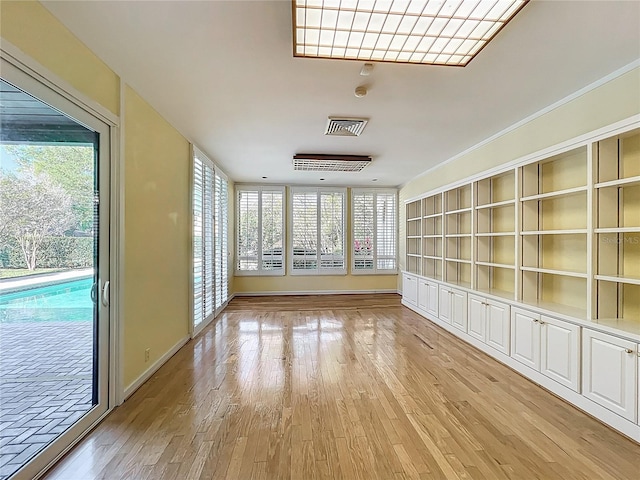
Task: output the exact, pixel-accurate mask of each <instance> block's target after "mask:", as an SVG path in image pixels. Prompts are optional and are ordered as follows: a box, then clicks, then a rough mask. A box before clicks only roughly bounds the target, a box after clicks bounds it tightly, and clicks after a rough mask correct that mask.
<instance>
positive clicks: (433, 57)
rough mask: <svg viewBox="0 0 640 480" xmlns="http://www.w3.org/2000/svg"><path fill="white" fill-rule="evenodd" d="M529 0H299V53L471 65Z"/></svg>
mask: <svg viewBox="0 0 640 480" xmlns="http://www.w3.org/2000/svg"><path fill="white" fill-rule="evenodd" d="M527 1H528V0H445V1H443V0H293V9H294V14H293V19H294V20H293V22H294V55H295V56H298V57H319V58H339V59H348V60H364V61H371V60H373V61H380V62H401V63H422V64H432V65H455V66H465V65H466V64H467V63H469V61H471V59H472V58H473V57H474V56H475V55H476V54H477V53H478V52H479V51H480V50H481V49H482V48H483V47H484V46H485V45H486V44H487V42H489V41H490V40H491V39H492V38H493V37H494V36H495V35H496V34H497V33H498V32H499V31H500V29H501V28H502V27H504V25H505V24H506V23H507V22H508V21H509V20H511V18H513V16H514V15H515V14H516V13H518V11H520V9H521V8H522V7H523V6H524V5H525V4H526V3H527Z"/></svg>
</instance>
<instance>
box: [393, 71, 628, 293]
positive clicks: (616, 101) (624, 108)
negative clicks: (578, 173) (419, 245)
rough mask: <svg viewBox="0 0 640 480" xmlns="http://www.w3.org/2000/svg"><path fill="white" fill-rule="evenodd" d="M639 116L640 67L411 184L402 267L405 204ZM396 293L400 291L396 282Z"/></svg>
mask: <svg viewBox="0 0 640 480" xmlns="http://www.w3.org/2000/svg"><path fill="white" fill-rule="evenodd" d="M638 113H640V68H635V69H633V70H631V71H629V72H627V73H625V74H623V75H621V76H619V77H617V78H614V79H613V80H610V81H609V82H607V83H605V84H603V85H601V86H599V87H596V88H594V89H593V90H590V91H588V92H586V93H584V94H583V95H581V96H579V97H577V98H575V99H573V100H571V101H569V102H568V103H565V104H563V105H561V106H559V107H557V108H555V109H554V110H552V111H550V112H547V113H545V114H544V115H541V116H539V117H537V118H535V119H534V120H532V121H530V122H528V123H526V124H524V125H522V126H520V127H518V128H516V129H514V130H512V131H510V132H508V133H506V134H504V135H502V136H500V137H498V138H496V139H495V140H493V141H491V142H489V143H487V144H486V145H483V146H481V147H479V148H477V149H475V150H473V151H471V152H469V153H467V154H466V155H463V156H461V157H460V158H457V159H456V160H454V161H451V162H449V163H447V164H445V165H442V166H441V167H439V168H436V169H434V170H432V171H430V172H428V173H427V174H424V175H422V176H419V177H416V178H415V179H413V180H411V181H410V182H408V183H407V184H406V185H405V186H404V187H403V188H402V189H401V190H400V216H399V240H400V241H399V244H400V245H399V247H400V248H399V252H400V268H401V269H404V268H405V251H406V232H405V219H406V212H405V208H404V202H405V201H406V200H407V199H410V198H413V197H416V196H420V195H422V194H423V193H426V192H429V191H431V190H434V189H436V188H438V187H442V186H444V185H448V184H450V183H453V182H455V181H458V180H462V179H464V178H466V177H470V176H472V175H474V174H478V173H481V172H483V171H485V170H488V169H491V168H495V167H499V166H500V165H502V164H505V163H508V162H510V161H514V160H517V159H518V158H521V157H524V156H526V155H528V154H532V153H535V152H537V151H539V150H543V149H545V148H548V147H551V146H553V145H556V144H558V143H561V142H564V141H567V140H570V139H571V138H574V137H577V136H580V135H583V134H586V133H589V132H591V131H594V130H597V129H599V128H602V127H606V126H607V125H610V124H612V123H615V122H617V121H620V120H623V119H625V118H629V117H631V116H633V115H636V114H638ZM400 278H401V277H400ZM398 289H402V285H401V281H400V279H399V280H398Z"/></svg>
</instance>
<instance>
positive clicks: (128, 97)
mask: <svg viewBox="0 0 640 480" xmlns="http://www.w3.org/2000/svg"><path fill="white" fill-rule="evenodd" d="M124 95H125V108H124V125H125V129H124V130H125V265H126V268H125V285H126V289H125V299H124V311H125V319H126V322H125V325H124V361H125V368H124V383H125V385H129V384H131V383H132V382H133V381H134V380H136V378H138V377H139V376H140V375H141V374H143V373H144V372H145V370H146V369H147V368H148V367H149V366H150V365H151V364H153V362H154V361H155V360H157V359H158V358H159V357H161V356H162V355H163V354H164V353H166V352H167V351H168V350H170V349H171V348H172V347H173V346H174V345H175V344H176V343H177V342H179V341H180V340H181V339H183V338H184V337H186V336H187V335H188V331H189V321H190V319H189V311H190V303H189V302H190V297H189V283H188V279H189V278H190V269H191V256H190V255H191V253H190V252H191V213H190V210H191V202H190V199H191V195H190V171H191V161H190V150H189V142H187V140H186V139H185V138H184V137H182V136H181V135H180V134H179V133H178V132H177V131H176V130H175V129H174V128H173V127H172V126H171V125H170V124H169V123H167V122H166V120H164V119H163V118H162V117H161V116H160V115H159V114H158V113H157V112H156V111H155V110H154V109H153V108H151V106H150V105H149V104H148V103H146V102H145V101H144V100H143V99H142V98H141V97H140V96H139V95H138V94H137V93H136V92H135V91H133V90H132V89H131V88H129V87H126V88H125V92H124ZM146 348H149V349H150V361H149V363H145V361H144V351H145V349H146Z"/></svg>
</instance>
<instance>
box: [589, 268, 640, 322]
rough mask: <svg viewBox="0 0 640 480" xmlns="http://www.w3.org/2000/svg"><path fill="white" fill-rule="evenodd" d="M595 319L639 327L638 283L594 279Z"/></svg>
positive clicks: (639, 288)
mask: <svg viewBox="0 0 640 480" xmlns="http://www.w3.org/2000/svg"><path fill="white" fill-rule="evenodd" d="M596 313H597V319H598V320H600V319H609V321H616V322H618V323H621V322H622V323H625V324H626V326H627V327H630V328H633V327H635V328H636V329H640V284H630V283H624V282H617V281H614V282H612V281H608V280H597V281H596Z"/></svg>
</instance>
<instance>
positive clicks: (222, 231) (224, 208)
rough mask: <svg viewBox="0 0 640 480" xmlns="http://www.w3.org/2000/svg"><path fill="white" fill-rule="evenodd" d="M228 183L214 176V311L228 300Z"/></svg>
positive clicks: (220, 176) (223, 178)
mask: <svg viewBox="0 0 640 480" xmlns="http://www.w3.org/2000/svg"><path fill="white" fill-rule="evenodd" d="M228 190H229V186H228V181H227V178H226V177H225V176H223V175H222V174H221V173H220V172H216V175H215V194H214V197H215V214H214V218H215V230H214V232H215V233H214V239H215V241H214V243H215V260H214V262H215V285H216V309H218V310H220V309H222V307H223V306H224V305H225V304H226V302H227V300H228V299H229V272H228V263H227V258H228V257H229V247H228V235H229V231H228V228H229V227H228V220H229V218H228V214H227V212H228V210H229V197H228Z"/></svg>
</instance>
